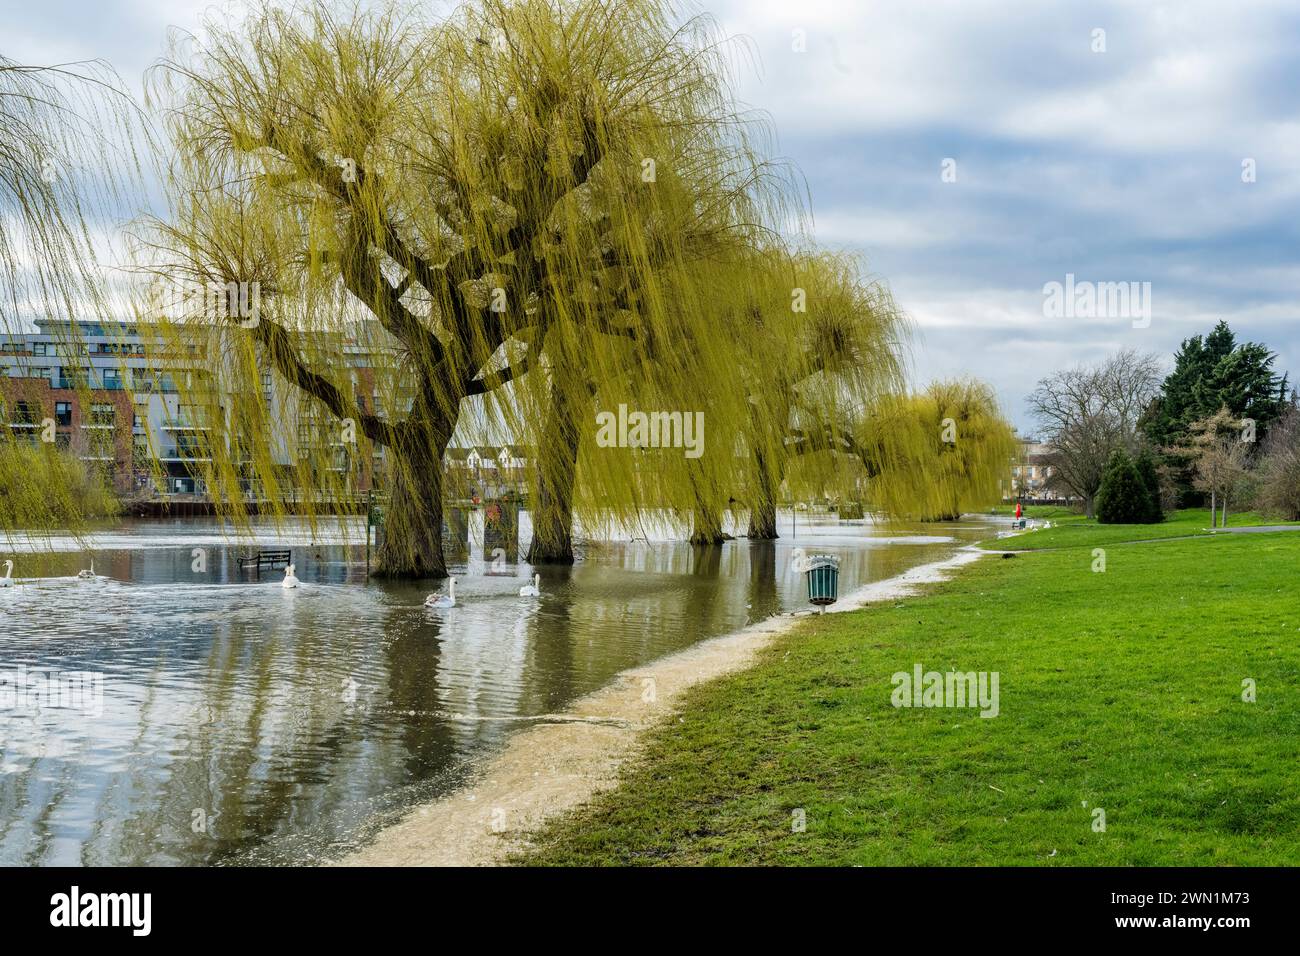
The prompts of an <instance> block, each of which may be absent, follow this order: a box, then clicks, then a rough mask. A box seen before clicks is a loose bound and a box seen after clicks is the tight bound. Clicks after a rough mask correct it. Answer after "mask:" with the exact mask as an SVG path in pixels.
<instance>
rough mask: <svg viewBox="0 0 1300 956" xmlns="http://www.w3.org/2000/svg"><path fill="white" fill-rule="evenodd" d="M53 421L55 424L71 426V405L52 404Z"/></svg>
mask: <svg viewBox="0 0 1300 956" xmlns="http://www.w3.org/2000/svg"><path fill="white" fill-rule="evenodd" d="M54 421H55V423H56V424H59V425H63V426H65V427H66V426H68V425H71V424H72V403H71V402H55V403H54Z"/></svg>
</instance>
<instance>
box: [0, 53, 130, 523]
mask: <svg viewBox="0 0 1300 956" xmlns="http://www.w3.org/2000/svg"><path fill="white" fill-rule="evenodd" d="M9 52H10V53H13V52H15V51H13V50H10V51H9ZM139 118H140V117H139V114H138V111H137V110H136V108H135V107H134V105H133V104H132V103H131V101H130V99H129V98H128V97H127V96H126V94H125V93H124V92H122V89H121V84H120V82H119V80H118V77H117V76H116V74H114V73H113V71H112V70H111V68H109V67H108V66H107V65H105V64H103V63H100V62H89V63H78V64H69V65H65V66H59V67H33V66H26V65H22V64H19V63H16V62H14V61H13V60H11V59H9V58H8V57H6V56H5V55H3V54H0V341H6V340H7V339H8V338H9V337H10V336H17V335H22V334H25V333H27V332H30V331H31V330H32V329H31V324H30V323H31V321H32V320H33V319H36V318H41V317H44V316H67V317H70V318H74V319H109V318H111V317H112V316H114V315H119V314H120V312H119V310H118V307H119V306H120V304H121V303H118V302H116V301H115V300H114V298H113V296H112V295H111V294H110V292H109V290H108V289H107V288H106V284H105V282H104V281H103V278H104V277H103V274H102V272H101V270H100V262H99V260H98V259H97V255H96V253H97V250H96V247H95V243H94V242H93V241H92V237H91V233H90V230H89V228H88V222H89V221H91V220H94V219H107V220H111V219H113V218H115V217H116V216H117V215H118V214H119V210H120V208H121V207H123V206H128V208H129V203H130V200H131V198H132V197H133V196H134V194H135V190H134V187H136V186H138V184H139V181H140V169H139V164H138V161H137V156H136V152H135V150H136V148H137V147H138V148H140V149H141V150H142V152H144V153H147V152H148V149H149V146H150V143H151V139H150V136H149V131H148V130H147V129H146V128H145V127H144V126H143V125H142V124H141V123H140V122H139ZM65 338H66V341H61V342H59V343H57V348H58V350H59V351H60V352H61V353H63V354H71V355H74V356H82V355H84V348H83V347H82V345H83V343H81V342H79V341H77V338H78V336H77V333H76V330H75V329H73V330H71V331H69V332H67V333H66V336H65ZM17 361H18V362H19V368H20V370H21V367H22V366H21V363H22V362H23V361H25V360H24V359H22V358H17ZM50 362H51V360H50V359H48V358H44V357H42V358H41V359H40V360H39V361H38V362H37V363H36V364H39V365H40V366H42V367H48V366H49V365H50ZM74 369H75V365H74V368H73V369H70V370H69V372H68V377H69V378H70V379H72V380H73V381H72V382H70V385H71V387H73V388H75V389H77V390H79V391H80V392H81V395H82V399H83V402H84V401H88V393H87V392H86V385H87V383H85V382H82V381H77V380H76V375H75V371H74ZM6 384H13V385H15V386H17V387H18V391H21V386H22V383H21V382H20V381H19V379H18V377H14V378H13V379H11V382H9V383H6ZM6 397H14V398H15V399H17V398H26V399H33V398H34V396H32V395H30V394H17V395H14V396H7V395H0V456H3V465H2V466H0V467H3V469H4V470H3V475H2V477H0V480H2V481H3V482H4V489H5V493H3V494H0V528H4V529H14V528H23V529H25V530H28V531H34V532H39V531H48V530H55V529H66V528H68V527H69V526H75V525H77V524H78V523H79V522H80V520H81V519H83V518H85V517H88V516H93V515H95V514H97V513H99V512H100V511H102V509H103V508H104V507H106V505H105V503H104V502H103V500H102V498H101V496H100V494H99V492H98V491H97V490H95V489H94V488H92V487H91V485H89V484H87V482H86V479H85V475H84V469H82V468H81V467H80V466H79V465H78V464H77V463H76V462H75V461H73V460H71V459H67V458H65V457H64V456H62V455H53V449H52V448H51V449H46V450H45V451H49V452H50V453H51V456H52V457H42V455H41V454H38V453H37V452H36V451H31V450H27V449H15V448H12V447H11V446H10V444H9V439H10V437H11V435H10V429H9V428H8V424H9V421H8V416H9V414H10V413H11V412H12V411H13V409H12V407H8V405H9V403H7V402H6ZM33 404H34V401H33ZM52 414H53V408H48V409H44V410H42V416H46V415H52ZM27 465H31V466H32V467H31V468H27V467H26V466H27ZM65 479H66V481H67V482H68V484H67V485H66V486H65V485H63V484H61V483H60V482H62V481H63V480H65ZM47 499H48V500H47Z"/></svg>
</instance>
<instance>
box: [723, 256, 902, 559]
mask: <svg viewBox="0 0 1300 956" xmlns="http://www.w3.org/2000/svg"><path fill="white" fill-rule="evenodd" d="M763 278H764V281H763V282H761V283H757V282H756V283H752V284H751V285H750V286H749V287H748V289H747V296H746V298H745V300H744V301H742V302H741V303H739V308H740V309H741V310H742V312H743V314H744V316H745V318H746V320H747V322H748V325H749V335H748V336H747V337H746V341H745V346H744V348H743V349H742V350H741V352H740V354H739V356H738V364H737V373H738V375H739V376H740V378H741V380H742V382H743V390H744V393H745V395H746V398H747V401H748V406H749V407H748V417H747V418H746V419H745V421H744V422H743V428H742V431H741V435H742V436H743V441H744V446H745V449H746V454H745V456H744V457H743V458H741V459H739V462H738V464H740V465H741V467H740V469H739V472H740V473H739V475H738V482H737V486H738V488H739V489H742V490H741V491H740V492H739V493H738V497H739V498H741V499H742V500H743V501H744V502H745V503H746V504H747V505H748V510H749V527H748V535H749V537H750V538H755V539H771V538H775V537H776V536H777V529H776V502H777V495H778V489H781V488H782V486H783V485H784V486H785V491H786V493H787V494H790V495H793V496H808V495H814V494H816V493H818V492H819V491H821V490H824V489H825V488H826V487H827V486H828V484H839V483H841V482H842V481H843V479H844V478H845V477H846V471H845V468H844V459H842V458H837V457H836V455H835V454H833V453H834V452H849V453H850V454H851V452H852V449H853V446H852V435H851V426H852V424H853V421H854V416H855V415H856V414H858V413H859V412H860V410H861V409H863V408H867V407H870V406H872V405H874V404H875V403H876V402H877V401H878V400H879V399H880V398H881V397H882V396H886V395H892V394H896V393H897V392H898V391H899V390H901V389H902V387H903V381H904V374H903V373H904V369H903V346H904V342H905V339H906V336H907V334H908V329H907V321H906V319H905V317H904V316H903V314H902V312H901V311H900V310H899V309H898V308H897V306H896V305H895V303H894V301H893V298H892V296H891V295H890V292H889V289H888V288H887V287H886V286H885V285H884V283H883V282H880V281H879V280H875V279H871V278H869V277H867V276H866V275H865V274H864V273H863V271H862V267H861V263H860V262H859V261H858V260H857V259H856V258H855V257H853V256H849V255H845V254H833V253H829V252H801V253H799V254H796V255H794V256H790V257H787V256H784V255H780V256H777V257H776V258H775V259H774V260H773V261H772V262H771V264H770V267H769V268H768V269H767V270H765V271H764V273H763ZM819 453H821V454H819ZM796 460H799V461H803V462H804V463H805V466H804V467H800V468H796V469H794V470H791V468H790V465H791V463H792V462H794V461H796Z"/></svg>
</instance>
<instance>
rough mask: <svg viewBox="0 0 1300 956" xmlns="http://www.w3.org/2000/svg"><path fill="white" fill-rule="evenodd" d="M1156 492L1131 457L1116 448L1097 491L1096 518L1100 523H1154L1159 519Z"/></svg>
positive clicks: (1157, 493)
mask: <svg viewBox="0 0 1300 956" xmlns="http://www.w3.org/2000/svg"><path fill="white" fill-rule="evenodd" d="M1158 495H1159V492H1156V493H1155V494H1153V493H1152V491H1151V487H1150V485H1149V484H1148V482H1147V481H1146V480H1144V479H1143V476H1142V474H1141V473H1140V472H1139V470H1138V467H1137V465H1135V464H1134V463H1133V459H1131V458H1129V456H1128V455H1127V454H1125V453H1124V452H1122V451H1117V452H1115V454H1113V455H1112V456H1111V459H1110V463H1109V464H1108V465H1107V466H1106V473H1105V474H1104V475H1103V476H1102V479H1101V489H1100V490H1099V491H1098V492H1097V520H1098V521H1099V522H1100V523H1101V524H1154V523H1155V522H1157V521H1159V520H1160V504H1159V498H1158Z"/></svg>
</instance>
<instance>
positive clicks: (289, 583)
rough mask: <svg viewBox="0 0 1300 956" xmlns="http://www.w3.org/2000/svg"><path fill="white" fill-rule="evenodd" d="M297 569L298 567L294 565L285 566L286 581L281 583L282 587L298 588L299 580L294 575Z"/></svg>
mask: <svg viewBox="0 0 1300 956" xmlns="http://www.w3.org/2000/svg"><path fill="white" fill-rule="evenodd" d="M295 567H296V565H293V564H288V565H285V568H284V580H283V581H281V582H280V587H282V588H296V587H297V586H298V578H297V577H296V576H295V575H294V573H293V571H294V568H295Z"/></svg>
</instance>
